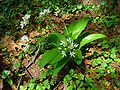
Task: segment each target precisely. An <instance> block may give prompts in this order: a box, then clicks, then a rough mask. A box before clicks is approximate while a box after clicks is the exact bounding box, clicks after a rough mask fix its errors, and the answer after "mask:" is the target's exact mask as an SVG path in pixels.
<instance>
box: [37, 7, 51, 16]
mask: <svg viewBox="0 0 120 90" xmlns="http://www.w3.org/2000/svg"><path fill="white" fill-rule="evenodd" d="M50 12H51V11H50V9H49V8H48V9H44V10H43V11H42V12H40V13H39V15H44V14H46V13H47V14H48V13H50Z"/></svg>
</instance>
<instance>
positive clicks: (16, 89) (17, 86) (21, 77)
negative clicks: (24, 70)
mask: <svg viewBox="0 0 120 90" xmlns="http://www.w3.org/2000/svg"><path fill="white" fill-rule="evenodd" d="M21 80H22V76H21V77H20V79H19V81H18V85H17V89H16V90H19V86H20V83H21Z"/></svg>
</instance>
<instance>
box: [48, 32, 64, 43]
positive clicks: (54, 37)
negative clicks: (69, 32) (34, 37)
mask: <svg viewBox="0 0 120 90" xmlns="http://www.w3.org/2000/svg"><path fill="white" fill-rule="evenodd" d="M62 39H65V37H64V36H63V35H61V34H60V33H57V32H53V33H51V34H49V36H48V40H49V41H50V42H53V43H57V42H58V41H60V40H62Z"/></svg>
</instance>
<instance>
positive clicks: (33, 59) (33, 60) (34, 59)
mask: <svg viewBox="0 0 120 90" xmlns="http://www.w3.org/2000/svg"><path fill="white" fill-rule="evenodd" d="M39 51H40V43H39V47H38V50H37V52H36V54H35V55H34V57H33V58H32V61H31V63H30V64H29V65H27V66H26V67H25V69H26V70H27V69H28V68H29V67H30V66H31V65H32V64H34V63H35V61H36V57H37V55H38V53H39Z"/></svg>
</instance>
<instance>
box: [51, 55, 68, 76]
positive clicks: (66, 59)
mask: <svg viewBox="0 0 120 90" xmlns="http://www.w3.org/2000/svg"><path fill="white" fill-rule="evenodd" d="M68 61H69V58H67V57H66V58H63V59H62V60H60V61H59V62H58V63H57V64H56V66H55V68H54V70H53V76H54V75H56V74H57V73H58V72H59V71H60V70H61V69H62V68H63V67H64V66H65V64H66V63H67V62H68Z"/></svg>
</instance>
